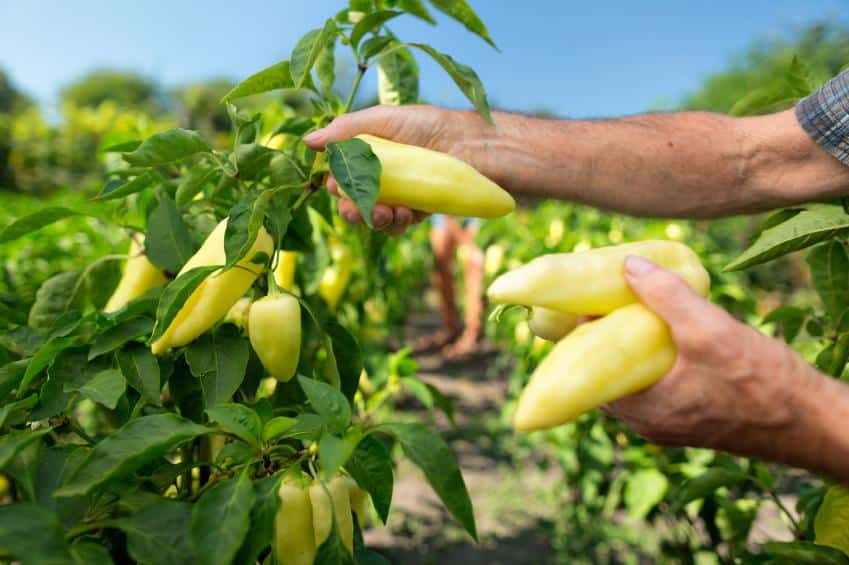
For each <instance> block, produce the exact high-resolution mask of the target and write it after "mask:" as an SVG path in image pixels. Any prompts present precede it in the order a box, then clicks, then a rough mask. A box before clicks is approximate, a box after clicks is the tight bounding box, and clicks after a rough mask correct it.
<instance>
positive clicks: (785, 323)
mask: <svg viewBox="0 0 849 565" xmlns="http://www.w3.org/2000/svg"><path fill="white" fill-rule="evenodd" d="M808 314H809V312H808V311H807V310H803V309H802V308H798V307H796V306H779V307H778V308H776V309H775V310H773V311H772V312H770V313H769V314H767V315H766V316H765V317H764V320H763V321H764V323H770V322H775V323H777V324H780V325H781V333H782V335H783V337H784V341H786V342H787V343H791V342H792V341H793V340H794V339H796V336H798V335H799V331H800V330H801V329H802V325H803V324H804V323H805V319H806V318H807V317H808Z"/></svg>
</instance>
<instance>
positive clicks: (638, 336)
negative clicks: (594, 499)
mask: <svg viewBox="0 0 849 565" xmlns="http://www.w3.org/2000/svg"><path fill="white" fill-rule="evenodd" d="M629 255H637V256H640V257H644V258H646V259H649V260H650V261H653V262H654V263H656V264H658V265H660V266H661V267H663V268H665V269H669V270H670V271H672V272H674V273H676V274H678V275H679V276H680V277H681V278H683V279H684V280H685V281H686V282H687V283H688V284H689V285H690V286H691V287H692V288H693V289H694V290H696V291H697V292H698V293H699V294H701V295H702V296H707V294H708V291H709V289H710V276H709V275H708V272H707V271H706V270H705V268H704V266H702V264H701V261H699V258H698V256H697V255H696V254H695V253H694V252H693V251H692V250H691V249H690V248H689V247H687V246H686V245H684V244H682V243H678V242H675V241H642V242H636V243H627V244H623V245H617V246H611V247H601V248H598V249H591V250H587V251H580V252H574V253H555V254H550V255H543V256H541V257H537V258H536V259H534V260H532V261H531V262H529V263H527V264H526V265H523V266H521V267H519V268H517V269H514V270H512V271H509V272H507V273H505V274H504V275H502V276H500V277H499V278H497V279H496V280H495V281H494V282H493V283H492V285H491V286H490V287H489V289H488V291H487V295H488V296H489V299H490V300H491V301H492V302H494V303H496V304H518V305H522V306H525V307H527V308H530V309H531V320H530V322H529V326H530V328H531V330H532V331H533V332H534V333H535V334H536V335H537V336H539V337H541V338H543V339H548V340H550V341H556V342H557V345H556V346H555V347H554V349H552V350H551V352H550V353H549V354H548V355H547V356H546V357H545V359H543V361H542V362H541V363H540V365H539V366H538V367H537V369H536V370H535V371H534V373H533V375H531V379H530V381H529V383H528V385H527V386H526V387H525V389H524V391H522V395H521V397H520V398H519V403H518V406H517V408H516V413H515V415H514V418H513V424H514V426H515V427H516V429H518V430H521V431H529V430H537V429H546V428H551V427H554V426H558V425H560V424H563V423H566V422H569V421H571V420H574V419H575V418H577V417H578V416H580V415H581V414H583V413H585V412H587V411H589V410H592V409H593V408H596V407H598V406H601V405H602V404H605V403H607V402H611V401H613V400H616V399H617V398H621V397H622V396H625V395H627V394H631V393H634V392H637V391H639V390H642V389H644V388H647V387H649V386H651V385H652V384H654V383H656V382H657V381H658V380H660V379H661V378H662V377H663V376H664V375H665V374H666V373H668V372H669V370H670V369H671V368H672V365H673V364H674V362H675V357H676V349H675V344H674V342H673V341H672V337H671V336H670V334H669V328H668V327H667V326H666V324H665V323H664V322H663V321H662V320H661V319H660V318H658V317H657V316H656V315H655V314H654V313H653V312H651V311H650V310H649V309H648V308H646V307H645V306H643V305H642V304H640V302H639V300H638V299H637V296H636V295H635V294H634V293H633V291H632V290H631V288H630V286H629V285H628V281H627V280H626V279H625V275H624V264H625V258H626V257H627V256H629ZM580 315H589V316H602V317H601V318H599V319H597V320H594V321H592V322H589V323H586V324H583V325H581V326H580V327H577V329H576V326H577V324H578V320H579V316H580Z"/></svg>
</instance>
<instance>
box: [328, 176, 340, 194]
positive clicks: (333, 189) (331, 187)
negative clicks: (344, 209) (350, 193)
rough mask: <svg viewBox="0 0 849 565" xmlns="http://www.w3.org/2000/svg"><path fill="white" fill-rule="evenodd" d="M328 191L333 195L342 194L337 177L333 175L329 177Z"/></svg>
mask: <svg viewBox="0 0 849 565" xmlns="http://www.w3.org/2000/svg"><path fill="white" fill-rule="evenodd" d="M327 192H329V193H330V194H332V195H333V196H341V194H339V185H338V184H336V179H335V178H333V177H332V176H328V177H327Z"/></svg>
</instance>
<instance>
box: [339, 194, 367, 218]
mask: <svg viewBox="0 0 849 565" xmlns="http://www.w3.org/2000/svg"><path fill="white" fill-rule="evenodd" d="M339 216H340V217H341V218H342V219H343V220H345V221H346V222H348V223H349V224H359V223H360V222H362V221H363V216H362V214H360V211H359V210H358V209H357V206H356V204H354V203H353V202H351V201H350V200H348V199H347V198H340V199H339Z"/></svg>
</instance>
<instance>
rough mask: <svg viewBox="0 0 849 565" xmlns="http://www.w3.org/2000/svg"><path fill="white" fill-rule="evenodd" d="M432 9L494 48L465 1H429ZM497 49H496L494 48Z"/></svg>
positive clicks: (493, 44) (483, 27)
mask: <svg viewBox="0 0 849 565" xmlns="http://www.w3.org/2000/svg"><path fill="white" fill-rule="evenodd" d="M429 1H430V3H431V4H432V5H433V7H434V8H436V9H437V10H439V11H440V12H442V13H443V14H446V15H447V16H450V17H452V18H454V19H455V20H457V21H458V22H460V23H461V24H463V25H464V26H465V27H466V29H467V30H469V31H471V32H472V33H474V34H475V35H478V36H479V37H481V38H482V39H483V40H484V41H486V42H487V43H489V44H490V45H492V46H493V47H496V45H495V42H493V41H492V38H491V37H490V36H489V31H488V30H487V29H486V26H485V25H483V22H482V21H481V20H480V18H479V17H478V15H477V14H476V13H475V11H474V10H472V7H471V6H469V4H468V2H466V0H429ZM496 48H497V47H496Z"/></svg>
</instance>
